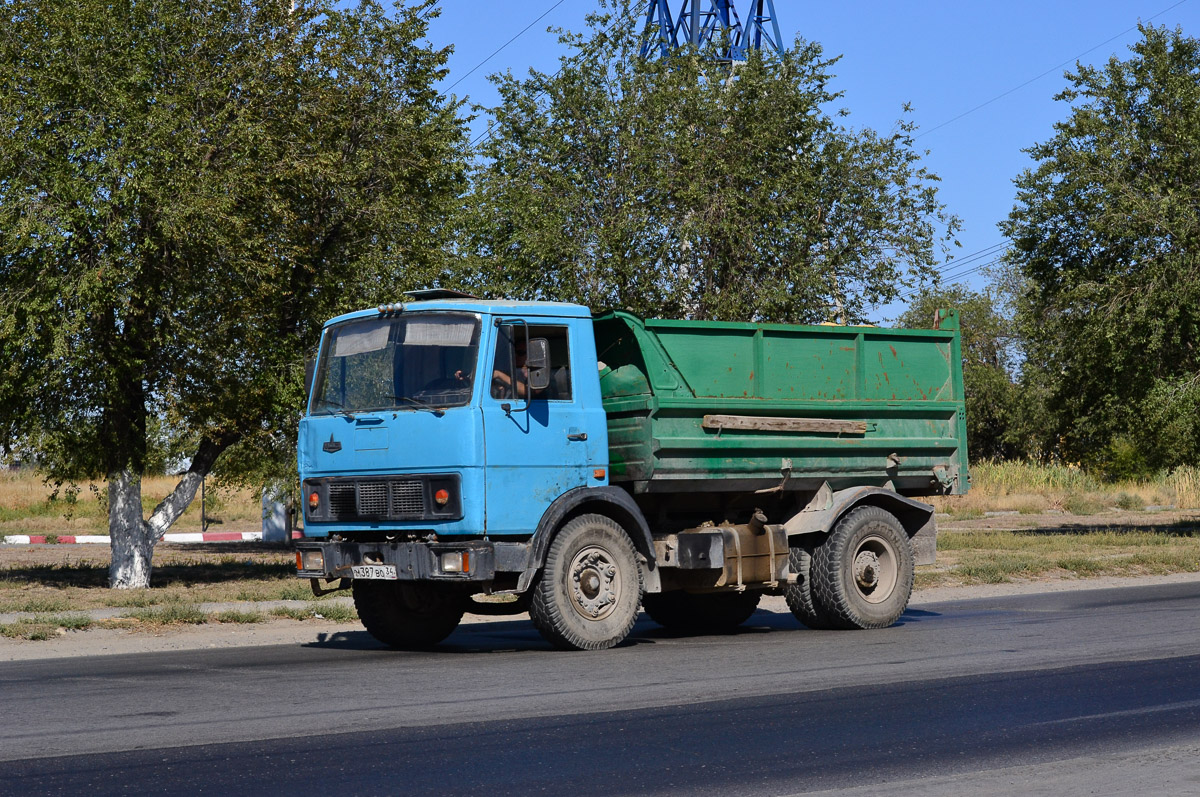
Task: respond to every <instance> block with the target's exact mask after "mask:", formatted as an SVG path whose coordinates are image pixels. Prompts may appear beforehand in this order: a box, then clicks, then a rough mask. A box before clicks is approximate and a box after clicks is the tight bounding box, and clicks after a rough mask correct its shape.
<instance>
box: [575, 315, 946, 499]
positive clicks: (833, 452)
mask: <svg viewBox="0 0 1200 797" xmlns="http://www.w3.org/2000/svg"><path fill="white" fill-rule="evenodd" d="M937 321H938V327H937V328H936V329H929V330H901V329H881V328H876V327H846V326H791V325H784V324H739V323H718V322H698V321H659V320H642V319H640V318H638V317H637V316H634V315H631V314H629V313H625V312H619V311H618V312H609V313H604V314H601V315H598V316H597V317H596V319H595V325H596V351H597V355H598V357H599V359H600V362H601V366H600V368H601V372H600V387H601V391H602V394H603V397H604V408H605V411H606V413H607V415H608V437H609V459H610V478H611V480H612V481H613V482H615V483H625V484H626V485H627V486H629V487H630V488H631V489H632V491H633V492H634V493H653V492H672V493H678V492H687V491H695V490H712V491H744V490H758V489H771V488H774V487H778V486H779V485H780V484H781V483H784V482H785V480H786V486H785V489H789V490H794V489H801V490H803V489H814V490H815V489H817V488H818V487H819V486H820V485H821V483H822V482H825V481H828V482H829V483H830V486H831V487H832V488H833V489H834V490H839V489H844V488H847V487H854V486H880V487H887V486H890V487H891V488H892V489H895V490H897V491H899V492H901V493H903V494H906V495H936V494H948V493H951V494H953V493H963V492H966V489H967V449H966V418H965V411H964V407H963V382H962V367H961V362H962V356H961V348H960V346H961V344H960V338H959V331H958V318H957V315H956V314H955V313H954V312H953V311H941V312H940V313H939V316H938V319H937Z"/></svg>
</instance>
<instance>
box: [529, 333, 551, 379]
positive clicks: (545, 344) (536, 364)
mask: <svg viewBox="0 0 1200 797" xmlns="http://www.w3.org/2000/svg"><path fill="white" fill-rule="evenodd" d="M525 367H526V368H528V369H529V388H530V389H531V390H545V389H546V388H547V387H549V386H550V342H549V341H547V340H546V339H545V338H530V340H529V346H528V348H527V349H526V352H525Z"/></svg>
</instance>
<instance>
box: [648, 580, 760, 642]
mask: <svg viewBox="0 0 1200 797" xmlns="http://www.w3.org/2000/svg"><path fill="white" fill-rule="evenodd" d="M760 597H762V593H760V592H758V591H757V590H746V591H745V592H704V593H691V592H682V591H679V590H676V591H674V592H652V593H647V594H645V595H643V596H642V608H643V609H645V610H646V614H648V615H650V619H651V620H653V621H654V622H656V623H658V624H659V625H661V626H662V627H663V628H666V629H669V630H671V631H680V632H683V633H688V634H727V633H729V632H730V631H733V630H735V629H736V628H737V627H738V626H740V625H741V624H742V623H744V622H746V621H747V620H749V619H750V615H752V614H754V611H755V609H757V608H758V599H759V598H760Z"/></svg>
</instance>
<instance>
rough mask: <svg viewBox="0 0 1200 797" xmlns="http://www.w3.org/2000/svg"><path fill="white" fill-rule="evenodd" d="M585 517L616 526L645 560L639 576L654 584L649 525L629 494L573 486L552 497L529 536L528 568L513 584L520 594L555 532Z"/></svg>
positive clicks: (538, 567) (541, 561)
mask: <svg viewBox="0 0 1200 797" xmlns="http://www.w3.org/2000/svg"><path fill="white" fill-rule="evenodd" d="M586 514H594V515H603V516H605V517H607V518H611V519H612V520H613V521H615V522H616V523H617V524H618V525H620V526H621V528H622V529H624V530H625V533H626V534H628V535H629V539H630V541H631V542H632V543H633V548H634V550H635V551H637V552H638V554H640V555H641V556H642V557H643V558H644V559H645V563H646V564H645V572H644V573H643V576H645V577H646V578H647V581H648V582H649V581H653V582H654V583H657V575H658V573H657V570H656V568H655V557H654V541H653V539H652V538H651V536H650V526H649V524H648V523H646V518H645V517H644V516H643V515H642V510H641V509H639V508H638V505H637V504H636V503H634V500H633V498H632V497H630V495H629V493H627V492H625V491H624V490H622V489H621V488H619V487H612V486H608V487H576V488H575V489H573V490H569V491H567V492H565V493H563V494H562V495H560V496H559V497H558V498H556V499H555V500H554V502H553V503H551V504H550V506H549V507H548V508H547V509H546V511H545V512H544V513H543V514H542V519H541V520H540V521H539V522H538V526H537V530H536V531H535V532H534V534H533V552H532V554H531V557H530V561H529V568H528V569H526V570H525V572H523V573H522V574H521V577H520V579H519V580H518V582H517V591H519V592H524V591H525V590H526V589H527V588H528V586H529V584H530V583H531V582H532V580H533V577H534V576H535V575H537V573H538V572H539V571H541V569H542V567H543V566H544V565H545V564H546V555H547V553H548V552H549V551H550V543H551V542H552V541H553V540H554V535H555V534H556V533H558V530H559V529H561V528H562V527H563V526H564V525H565V524H566V523H568V522H569V521H570V520H571V519H572V518H575V517H578V516H579V515H586Z"/></svg>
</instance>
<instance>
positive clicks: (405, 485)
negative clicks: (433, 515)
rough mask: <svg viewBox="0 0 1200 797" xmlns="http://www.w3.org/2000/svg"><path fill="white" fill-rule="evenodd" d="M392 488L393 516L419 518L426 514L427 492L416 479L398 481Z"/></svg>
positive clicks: (392, 484) (393, 483)
mask: <svg viewBox="0 0 1200 797" xmlns="http://www.w3.org/2000/svg"><path fill="white" fill-rule="evenodd" d="M391 486H392V516H393V517H400V518H406V517H414V518H419V517H422V516H423V515H424V514H425V490H424V489H422V484H421V482H419V481H417V480H416V479H405V480H403V481H400V480H397V481H394V482H392V483H391Z"/></svg>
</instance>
